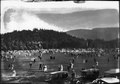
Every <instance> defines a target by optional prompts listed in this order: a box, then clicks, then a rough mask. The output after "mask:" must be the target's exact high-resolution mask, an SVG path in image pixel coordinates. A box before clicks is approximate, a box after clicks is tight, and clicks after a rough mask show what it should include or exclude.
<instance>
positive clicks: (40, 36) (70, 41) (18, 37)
mask: <svg viewBox="0 0 120 84" xmlns="http://www.w3.org/2000/svg"><path fill="white" fill-rule="evenodd" d="M117 42H118V41H117V39H115V40H111V41H104V40H100V39H95V40H91V39H87V40H84V39H83V38H76V37H73V36H70V35H68V34H66V32H57V31H53V30H42V29H40V30H38V29H34V30H33V31H31V30H23V31H14V32H11V33H6V34H1V49H2V50H27V49H28V50H31V49H41V48H44V49H45V48H46V49H50V48H88V47H90V48H115V47H117Z"/></svg>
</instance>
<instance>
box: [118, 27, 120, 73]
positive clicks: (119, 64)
mask: <svg viewBox="0 0 120 84" xmlns="http://www.w3.org/2000/svg"><path fill="white" fill-rule="evenodd" d="M119 33H120V28H118V70H119V69H120V63H119V61H120V57H119V54H120V53H119V52H120V50H119V47H120V46H119V40H120V36H119V35H120V34H119ZM119 72H120V71H119Z"/></svg>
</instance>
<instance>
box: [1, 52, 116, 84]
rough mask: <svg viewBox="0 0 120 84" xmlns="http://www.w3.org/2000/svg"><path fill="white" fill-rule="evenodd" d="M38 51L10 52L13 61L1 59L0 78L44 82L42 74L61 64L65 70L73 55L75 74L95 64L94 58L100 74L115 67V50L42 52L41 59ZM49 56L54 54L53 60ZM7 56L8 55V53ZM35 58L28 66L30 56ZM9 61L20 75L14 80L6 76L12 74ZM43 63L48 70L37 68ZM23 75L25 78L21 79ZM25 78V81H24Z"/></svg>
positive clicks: (5, 80) (78, 74)
mask: <svg viewBox="0 0 120 84" xmlns="http://www.w3.org/2000/svg"><path fill="white" fill-rule="evenodd" d="M40 54H41V53H40V52H36V51H31V52H29V54H28V53H27V52H26V51H16V52H15V53H12V54H11V55H12V56H15V61H13V60H12V59H9V60H8V61H7V60H6V59H5V58H2V60H1V71H2V79H3V81H4V82H20V80H24V82H28V81H29V82H36V83H35V84H37V83H39V84H46V83H44V82H43V80H44V75H45V73H47V72H52V71H57V70H58V66H59V65H61V64H62V65H63V67H64V70H65V71H67V66H68V65H69V64H70V60H71V59H73V57H74V60H75V62H74V70H75V72H76V75H77V76H80V75H81V72H80V71H81V69H82V68H91V67H92V66H93V65H96V62H95V60H96V61H97V62H98V63H99V64H98V66H97V68H98V69H99V70H100V76H101V75H103V74H104V71H107V70H109V69H112V68H117V59H116V58H115V57H116V55H117V52H115V51H113V52H112V51H110V52H103V53H101V55H100V56H99V54H96V55H95V54H78V55H71V54H69V53H63V52H55V53H43V55H42V59H41V60H40V59H39V58H38V56H40ZM50 55H51V56H55V60H53V59H50ZM7 56H10V54H8V55H7ZM33 57H34V58H36V62H35V63H32V67H31V68H30V66H29V63H30V62H31V59H32V58H33ZM83 60H87V62H86V63H83ZM10 63H13V64H14V70H16V73H17V75H16V76H19V77H20V76H21V77H20V78H19V77H18V78H17V77H16V80H13V81H9V80H7V77H8V76H12V74H13V72H12V71H13V70H10V69H9V68H8V65H9V64H10ZM40 63H41V64H44V65H47V66H48V71H47V72H43V71H41V70H39V64H40ZM24 77H25V79H23V78H24ZM26 80H27V81H26Z"/></svg>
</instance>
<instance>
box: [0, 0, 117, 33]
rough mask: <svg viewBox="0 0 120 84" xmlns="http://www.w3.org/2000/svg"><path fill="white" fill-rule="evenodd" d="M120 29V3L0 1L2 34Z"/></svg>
mask: <svg viewBox="0 0 120 84" xmlns="http://www.w3.org/2000/svg"><path fill="white" fill-rule="evenodd" d="M118 26H119V2H118V1H86V3H80V4H76V3H73V1H67V2H29V3H27V2H21V1H20V0H18V1H17V0H9V1H7V0H2V1H1V33H6V32H12V31H14V30H23V29H29V30H32V29H33V28H39V29H40V28H42V29H53V30H57V31H68V30H73V29H92V28H99V27H118Z"/></svg>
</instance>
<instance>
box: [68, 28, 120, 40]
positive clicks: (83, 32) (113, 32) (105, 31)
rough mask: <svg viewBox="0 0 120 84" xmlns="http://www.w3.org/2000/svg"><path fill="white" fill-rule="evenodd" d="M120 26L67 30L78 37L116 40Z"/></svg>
mask: <svg viewBox="0 0 120 84" xmlns="http://www.w3.org/2000/svg"><path fill="white" fill-rule="evenodd" d="M118 31H119V28H117V27H114V28H94V29H92V30H88V29H77V30H70V31H67V34H69V35H71V36H75V37H77V38H84V39H92V40H94V39H102V40H105V41H110V40H114V39H116V38H117V37H118ZM119 32H120V31H119Z"/></svg>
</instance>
